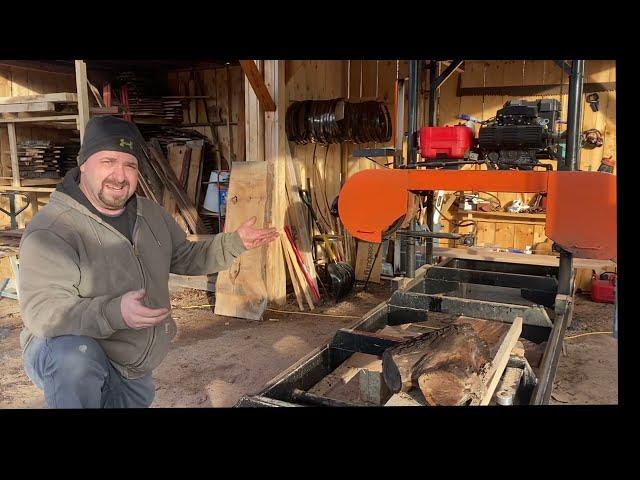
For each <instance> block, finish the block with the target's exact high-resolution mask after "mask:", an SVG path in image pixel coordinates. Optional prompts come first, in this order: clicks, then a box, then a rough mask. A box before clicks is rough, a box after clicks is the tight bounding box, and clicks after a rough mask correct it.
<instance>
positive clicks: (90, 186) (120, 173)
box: [80, 150, 138, 210]
mask: <svg viewBox="0 0 640 480" xmlns="http://www.w3.org/2000/svg"><path fill="white" fill-rule="evenodd" d="M80 172H82V175H81V176H80V188H81V189H82V191H83V192H84V193H85V195H86V196H87V198H88V199H89V201H90V202H91V203H92V204H93V205H94V206H95V207H96V208H97V209H98V210H121V209H122V208H123V207H124V204H125V203H126V202H127V200H129V198H131V196H132V195H133V194H134V193H135V191H136V188H137V186H138V159H137V158H136V157H135V156H133V155H131V154H130V153H124V152H115V151H112V150H102V151H100V152H96V153H94V154H93V155H91V156H90V157H89V158H87V160H86V161H85V162H84V163H83V164H82V165H80Z"/></svg>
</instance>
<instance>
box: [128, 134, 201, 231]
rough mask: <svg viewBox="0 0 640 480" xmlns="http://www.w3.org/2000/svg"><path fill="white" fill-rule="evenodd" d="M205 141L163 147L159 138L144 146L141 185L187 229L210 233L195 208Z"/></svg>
mask: <svg viewBox="0 0 640 480" xmlns="http://www.w3.org/2000/svg"><path fill="white" fill-rule="evenodd" d="M203 147H204V141H203V140H188V141H186V142H185V143H177V142H175V143H169V144H167V153H168V155H166V156H165V153H164V152H163V150H162V147H161V145H160V142H159V140H158V139H157V138H153V139H151V141H150V142H149V143H148V144H147V148H145V149H144V150H145V156H146V160H147V161H146V162H141V163H140V175H139V180H140V188H141V190H142V192H143V193H144V195H145V196H146V197H148V198H150V199H151V200H153V201H155V202H156V203H158V204H160V205H163V206H164V207H165V208H166V209H167V211H168V212H169V213H171V214H172V215H173V217H174V219H175V220H176V221H177V222H178V224H179V225H180V226H182V227H183V228H184V229H185V231H189V232H191V233H195V234H201V233H205V234H206V233H210V232H209V231H208V230H207V228H206V227H205V225H204V223H203V222H202V219H201V218H200V215H198V211H197V209H196V205H197V201H198V192H199V184H200V183H201V175H202V154H203Z"/></svg>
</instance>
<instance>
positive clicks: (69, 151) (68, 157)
mask: <svg viewBox="0 0 640 480" xmlns="http://www.w3.org/2000/svg"><path fill="white" fill-rule="evenodd" d="M79 150H80V138H79V137H78V138H72V139H71V141H69V142H68V143H65V144H64V145H62V155H61V158H60V175H61V176H63V177H64V176H65V175H66V174H67V172H68V171H69V170H71V169H72V168H74V167H76V166H78V151H79Z"/></svg>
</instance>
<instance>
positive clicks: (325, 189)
mask: <svg viewBox="0 0 640 480" xmlns="http://www.w3.org/2000/svg"><path fill="white" fill-rule="evenodd" d="M329 147H330V145H329V144H327V145H326V146H325V148H326V150H325V152H324V165H323V167H322V168H323V172H322V174H323V175H324V182H323V187H322V193H323V195H324V204H325V206H326V207H327V214H328V215H329V220H330V221H331V229H330V230H331V231H332V232H333V231H335V228H334V225H333V220H332V219H331V207H330V206H329V200H328V198H327V157H328V156H329Z"/></svg>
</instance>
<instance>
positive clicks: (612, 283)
mask: <svg viewBox="0 0 640 480" xmlns="http://www.w3.org/2000/svg"><path fill="white" fill-rule="evenodd" d="M615 298H616V274H615V273H613V272H605V273H602V274H600V276H599V277H598V276H597V275H596V272H595V271H593V275H591V300H593V301H594V302H600V303H614V302H615Z"/></svg>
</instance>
